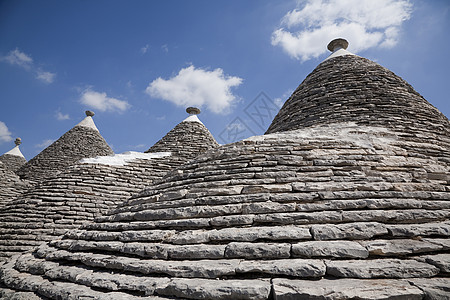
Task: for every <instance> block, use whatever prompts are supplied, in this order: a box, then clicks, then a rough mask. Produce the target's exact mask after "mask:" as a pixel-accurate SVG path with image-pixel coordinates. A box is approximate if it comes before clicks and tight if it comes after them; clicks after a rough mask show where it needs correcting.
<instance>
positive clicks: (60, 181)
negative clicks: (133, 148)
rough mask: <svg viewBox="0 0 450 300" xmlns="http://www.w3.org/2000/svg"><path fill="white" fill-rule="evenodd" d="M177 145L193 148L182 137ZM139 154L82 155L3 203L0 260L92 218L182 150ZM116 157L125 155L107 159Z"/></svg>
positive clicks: (179, 159)
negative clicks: (72, 163)
mask: <svg viewBox="0 0 450 300" xmlns="http://www.w3.org/2000/svg"><path fill="white" fill-rule="evenodd" d="M202 126H204V125H202ZM171 132H172V133H173V130H172V131H171ZM208 133H209V132H208ZM208 137H209V136H208ZM186 141H188V140H187V139H186ZM179 146H180V147H183V146H186V148H187V149H191V150H192V151H195V150H194V148H193V147H190V146H189V144H188V143H187V142H186V143H185V144H180V145H179ZM184 153H186V152H184ZM198 154H199V152H197V153H191V154H190V155H192V156H194V155H198ZM127 156H131V158H127ZM140 156H142V158H133V157H132V153H129V154H120V155H116V156H114V157H110V156H108V157H98V158H93V159H83V160H82V162H81V163H78V164H76V165H75V166H72V167H69V168H67V169H66V170H65V171H64V172H61V173H59V174H58V175H57V176H53V177H48V178H47V179H46V180H44V181H41V182H40V183H39V184H38V185H37V186H36V187H34V188H32V189H30V190H29V191H28V192H26V193H24V194H23V195H21V196H20V197H19V198H18V199H16V200H14V201H11V202H10V203H8V205H5V207H3V208H2V209H0V260H6V259H7V258H8V257H10V256H12V255H14V254H16V253H19V252H23V251H26V250H30V249H32V248H34V247H36V246H37V245H39V244H41V243H42V242H44V241H50V240H53V239H57V238H58V237H60V236H62V235H63V234H64V232H66V231H67V230H69V229H73V228H77V227H79V226H80V225H81V224H84V223H86V222H89V221H92V220H93V219H94V218H95V217H99V216H100V215H102V214H103V213H105V212H106V211H107V210H108V209H111V208H113V207H115V206H117V205H118V204H119V203H121V202H123V201H124V200H126V199H128V198H130V197H131V196H132V195H134V194H137V193H138V192H139V191H140V190H142V189H144V188H145V187H147V186H148V185H150V184H151V183H152V182H153V181H155V180H158V179H161V178H162V177H163V176H164V175H165V174H166V173H167V172H168V171H169V170H171V169H173V168H175V167H179V166H181V165H182V164H184V163H185V162H186V158H185V155H183V156H177V155H171V154H170V153H168V152H164V153H148V154H144V155H140ZM119 158H123V159H125V160H127V161H124V162H123V163H122V164H114V163H111V161H114V159H116V160H117V159H119ZM105 161H106V162H105Z"/></svg>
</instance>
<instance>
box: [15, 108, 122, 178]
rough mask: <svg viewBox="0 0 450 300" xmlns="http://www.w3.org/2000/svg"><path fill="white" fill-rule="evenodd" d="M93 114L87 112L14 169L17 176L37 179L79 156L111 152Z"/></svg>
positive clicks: (52, 172) (50, 173)
mask: <svg viewBox="0 0 450 300" xmlns="http://www.w3.org/2000/svg"><path fill="white" fill-rule="evenodd" d="M93 115H94V113H93V112H91V111H86V117H85V118H84V120H83V121H81V122H80V123H78V124H77V125H75V126H74V127H73V128H72V129H71V130H69V131H68V132H66V133H65V134H64V135H63V136H61V137H60V138H59V139H58V140H57V141H55V142H54V143H53V144H51V145H50V146H48V147H47V148H45V149H44V150H43V151H42V152H41V153H39V154H38V155H36V156H35V157H34V158H32V159H31V160H30V161H29V162H28V163H26V164H25V165H23V166H22V167H21V168H20V169H19V170H18V172H17V173H18V174H19V176H20V177H21V178H24V179H31V180H34V181H40V180H41V179H43V178H45V177H47V176H51V175H54V174H55V173H56V172H58V171H61V170H63V169H64V168H66V167H68V166H71V165H74V164H75V163H76V162H77V161H79V160H80V159H82V158H88V157H95V156H102V155H112V154H114V152H113V150H112V149H111V148H110V147H109V145H108V144H107V143H106V141H105V139H104V138H103V137H102V136H101V135H100V133H99V131H98V129H97V127H96V126H95V123H94V120H93V119H92V116H93Z"/></svg>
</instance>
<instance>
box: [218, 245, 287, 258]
mask: <svg viewBox="0 0 450 300" xmlns="http://www.w3.org/2000/svg"><path fill="white" fill-rule="evenodd" d="M290 252H291V244H287V243H286V244H283V243H229V244H228V245H227V247H226V249H225V257H228V258H250V259H254V258H256V259H268V258H288V257H290V255H291V253H290Z"/></svg>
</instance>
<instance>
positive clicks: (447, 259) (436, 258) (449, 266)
mask: <svg viewBox="0 0 450 300" xmlns="http://www.w3.org/2000/svg"><path fill="white" fill-rule="evenodd" d="M425 261H426V262H427V263H429V264H432V265H434V266H436V267H438V268H439V269H440V270H441V272H443V273H450V254H437V255H427V256H425Z"/></svg>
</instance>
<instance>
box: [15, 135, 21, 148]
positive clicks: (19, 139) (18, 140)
mask: <svg viewBox="0 0 450 300" xmlns="http://www.w3.org/2000/svg"><path fill="white" fill-rule="evenodd" d="M14 144H16V146H19V145H20V144H22V139H21V138H19V137H18V138H16V140H15V141H14Z"/></svg>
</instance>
